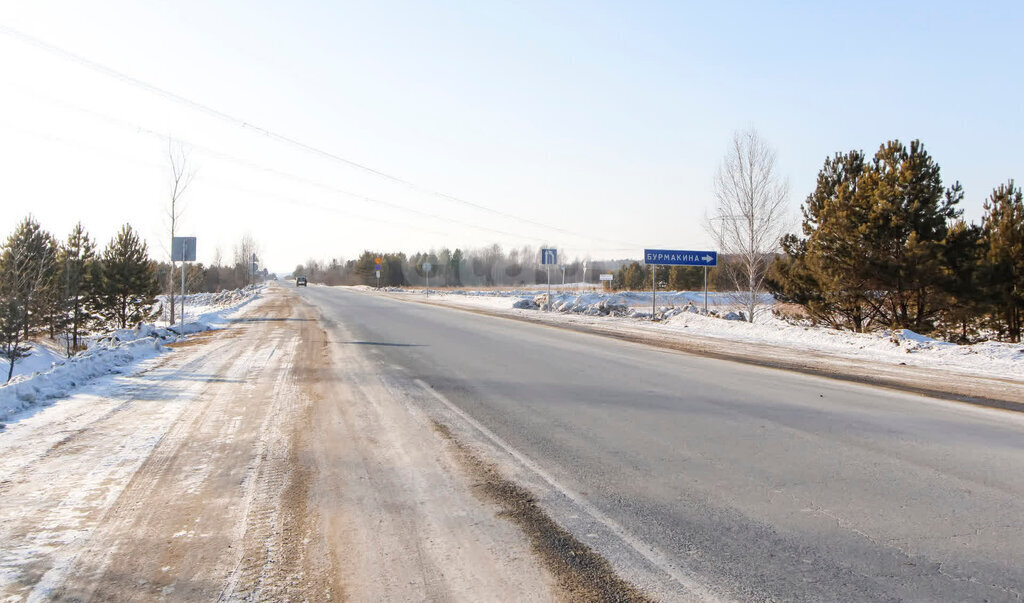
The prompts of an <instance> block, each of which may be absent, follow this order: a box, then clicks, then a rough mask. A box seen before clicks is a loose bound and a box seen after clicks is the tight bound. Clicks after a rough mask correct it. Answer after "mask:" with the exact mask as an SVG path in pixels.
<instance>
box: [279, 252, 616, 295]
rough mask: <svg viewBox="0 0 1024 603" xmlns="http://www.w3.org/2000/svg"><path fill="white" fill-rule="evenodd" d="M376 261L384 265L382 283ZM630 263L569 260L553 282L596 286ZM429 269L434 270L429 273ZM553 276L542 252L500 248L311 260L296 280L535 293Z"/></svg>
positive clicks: (297, 271) (300, 267)
mask: <svg viewBox="0 0 1024 603" xmlns="http://www.w3.org/2000/svg"><path fill="white" fill-rule="evenodd" d="M376 258H381V260H382V262H381V275H380V282H379V283H378V281H377V276H376V272H375V267H376V264H375V261H376ZM625 263H628V260H603V261H591V260H588V259H586V258H573V259H567V261H566V262H565V263H564V264H561V265H559V266H551V268H550V275H551V282H552V283H562V282H563V279H564V282H566V283H579V282H588V283H596V282H599V278H598V275H600V274H601V273H602V272H611V271H613V270H616V269H618V268H619V267H620V266H621V265H623V264H625ZM424 264H430V267H431V269H430V271H429V273H428V272H427V271H426V270H425V268H424ZM562 266H564V268H565V271H564V275H563V270H562ZM584 268H585V269H586V273H585V274H584ZM548 274H549V272H548V269H547V268H545V267H542V266H541V265H540V250H539V249H538V248H534V247H530V246H526V247H520V248H516V249H510V250H508V251H505V250H503V249H502V248H501V246H499V245H491V246H490V247H485V248H482V249H468V250H462V249H455V250H454V251H453V250H450V249H447V248H443V249H441V250H432V251H428V252H422V253H414V254H412V255H406V254H405V253H395V252H381V251H364V252H363V253H362V254H361V255H360V256H359V258H357V259H354V260H347V261H346V260H344V259H335V260H330V261H327V262H321V261H318V260H312V259H311V260H308V261H307V262H306V263H305V264H300V265H298V266H296V267H295V270H294V271H293V275H295V276H298V275H304V276H305V277H306V278H307V279H308V280H309V282H312V283H323V284H327V285H370V286H376V285H377V284H380V286H382V287H409V286H417V287H423V286H426V285H427V280H428V277H429V281H430V286H431V287H532V286H535V285H540V284H546V283H547V282H548V280H547V275H548Z"/></svg>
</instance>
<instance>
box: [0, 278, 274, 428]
mask: <svg viewBox="0 0 1024 603" xmlns="http://www.w3.org/2000/svg"><path fill="white" fill-rule="evenodd" d="M261 291H262V287H256V286H253V287H248V288H246V289H239V290H233V291H223V292H221V293H199V294H195V295H189V296H186V306H185V307H186V312H187V314H186V322H185V328H184V329H182V328H181V327H180V326H177V325H175V326H174V327H171V328H168V327H167V325H166V323H164V322H160V321H158V322H157V323H155V324H143V325H140V326H139V327H138V328H135V329H118V330H115V331H112V332H109V333H98V334H93V335H90V336H88V337H87V338H86V343H87V348H86V349H85V350H84V351H82V352H80V353H78V354H76V355H74V356H72V357H71V358H65V357H64V355H63V354H62V353H61V351H60V350H59V349H55V348H53V347H50V346H45V345H33V346H32V350H31V353H30V355H29V356H28V357H27V358H22V359H20V360H18V361H17V362H15V364H14V377H13V378H12V379H11V380H10V382H8V383H6V384H3V385H0V422H2V421H9V420H11V419H12V418H14V417H15V416H16V415H17V413H19V412H22V411H25V410H26V409H29V408H30V407H32V406H33V405H36V404H40V403H45V402H46V401H48V400H54V399H57V398H63V397H66V396H68V395H69V394H70V393H71V392H72V391H73V390H74V389H75V388H77V387H79V386H81V385H83V384H85V383H87V382H89V381H90V380H93V379H95V378H97V377H99V376H102V375H109V374H114V373H122V372H125V371H127V370H128V368H129V366H130V365H133V364H135V363H136V362H138V361H140V360H142V359H145V358H149V357H151V356H155V355H156V354H159V353H160V352H161V351H163V349H164V348H163V346H164V344H165V343H169V342H172V341H175V340H177V339H178V338H180V337H181V335H182V331H183V332H184V334H185V335H188V334H189V333H197V332H200V331H208V330H211V329H217V328H221V327H223V326H224V325H225V324H226V323H227V322H228V321H229V320H230V319H231V318H232V317H233V316H234V315H235V313H236V312H238V311H239V310H240V309H241V308H242V306H245V305H246V304H248V303H249V302H251V301H253V300H254V299H256V298H258V297H259V295H260V292H261ZM7 370H8V363H7V361H6V360H0V371H2V374H3V376H4V377H6V375H7ZM0 424H2V423H0Z"/></svg>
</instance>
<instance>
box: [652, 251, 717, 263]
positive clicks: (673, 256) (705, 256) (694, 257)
mask: <svg viewBox="0 0 1024 603" xmlns="http://www.w3.org/2000/svg"><path fill="white" fill-rule="evenodd" d="M644 263H645V264H649V265H654V266H717V265H718V252H717V251H690V250H684V249H644Z"/></svg>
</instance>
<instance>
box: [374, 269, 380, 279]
mask: <svg viewBox="0 0 1024 603" xmlns="http://www.w3.org/2000/svg"><path fill="white" fill-rule="evenodd" d="M374 272H376V273H377V278H378V279H379V278H380V270H375V271H374Z"/></svg>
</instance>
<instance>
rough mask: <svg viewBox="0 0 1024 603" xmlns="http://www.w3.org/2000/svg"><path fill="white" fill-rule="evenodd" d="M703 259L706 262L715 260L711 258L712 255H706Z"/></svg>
mask: <svg viewBox="0 0 1024 603" xmlns="http://www.w3.org/2000/svg"><path fill="white" fill-rule="evenodd" d="M701 259H702V260H704V261H705V262H710V261H711V260H713V259H715V258H713V257H711V256H710V255H706V256H704V257H702V258H701Z"/></svg>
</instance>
